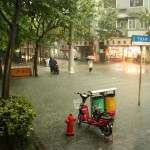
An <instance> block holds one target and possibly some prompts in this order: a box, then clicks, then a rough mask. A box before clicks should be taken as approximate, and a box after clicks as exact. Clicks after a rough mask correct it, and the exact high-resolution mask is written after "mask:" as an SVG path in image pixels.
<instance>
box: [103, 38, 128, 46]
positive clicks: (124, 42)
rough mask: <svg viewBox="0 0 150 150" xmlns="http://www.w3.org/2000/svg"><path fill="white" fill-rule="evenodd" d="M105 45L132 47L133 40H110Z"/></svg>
mask: <svg viewBox="0 0 150 150" xmlns="http://www.w3.org/2000/svg"><path fill="white" fill-rule="evenodd" d="M105 45H109V46H129V45H131V39H130V38H122V39H120V38H114V39H109V40H108V41H107V42H105Z"/></svg>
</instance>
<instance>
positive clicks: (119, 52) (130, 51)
mask: <svg viewBox="0 0 150 150" xmlns="http://www.w3.org/2000/svg"><path fill="white" fill-rule="evenodd" d="M111 3H114V4H115V6H116V9H117V10H118V15H117V20H116V27H117V29H118V30H119V31H120V32H121V35H122V36H121V37H114V38H113V37H112V38H111V39H109V40H108V41H107V42H105V51H104V53H105V60H112V61H127V62H132V61H133V60H134V59H135V58H136V56H137V55H138V54H139V53H140V47H139V46H135V45H132V43H131V37H132V35H142V36H143V35H145V36H146V35H147V32H148V26H147V20H139V15H138V13H140V12H141V11H143V10H145V8H146V9H148V10H150V0H111ZM104 8H107V6H104ZM99 51H101V47H99ZM142 58H143V60H144V62H150V50H149V46H147V47H146V46H145V47H144V46H143V54H142ZM100 61H101V60H100Z"/></svg>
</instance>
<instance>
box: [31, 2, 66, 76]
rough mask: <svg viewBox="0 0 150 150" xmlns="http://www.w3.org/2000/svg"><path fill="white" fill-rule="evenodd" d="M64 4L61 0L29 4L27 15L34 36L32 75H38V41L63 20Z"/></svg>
mask: <svg viewBox="0 0 150 150" xmlns="http://www.w3.org/2000/svg"><path fill="white" fill-rule="evenodd" d="M63 9H64V5H63V4H62V1H61V0H52V1H49V0H45V1H38V0H35V1H34V3H32V5H31V9H30V13H29V17H30V23H31V28H30V31H32V33H34V35H33V36H34V37H35V54H34V68H33V69H34V75H35V76H38V70H37V60H38V49H39V43H40V41H41V40H42V38H44V36H46V35H47V34H50V31H53V30H54V29H56V28H58V27H60V26H61V22H62V21H63V15H62V12H63Z"/></svg>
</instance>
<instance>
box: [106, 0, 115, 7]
mask: <svg viewBox="0 0 150 150" xmlns="http://www.w3.org/2000/svg"><path fill="white" fill-rule="evenodd" d="M109 7H112V8H116V0H109V1H104V8H109Z"/></svg>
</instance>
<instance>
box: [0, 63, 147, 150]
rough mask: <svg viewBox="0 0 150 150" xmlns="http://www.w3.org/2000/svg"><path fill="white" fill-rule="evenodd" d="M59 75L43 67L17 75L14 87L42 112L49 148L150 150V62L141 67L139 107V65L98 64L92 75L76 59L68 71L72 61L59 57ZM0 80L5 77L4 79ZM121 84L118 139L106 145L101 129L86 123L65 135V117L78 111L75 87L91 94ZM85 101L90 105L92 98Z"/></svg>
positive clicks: (39, 128)
mask: <svg viewBox="0 0 150 150" xmlns="http://www.w3.org/2000/svg"><path fill="white" fill-rule="evenodd" d="M58 63H59V67H60V74H59V75H52V76H51V75H50V71H49V67H44V66H39V67H38V69H39V77H37V78H35V77H13V78H11V79H10V83H11V84H10V87H11V89H10V91H11V93H14V94H19V95H23V96H26V97H27V98H28V99H29V101H30V102H31V103H32V105H33V106H34V108H35V110H36V112H37V118H36V120H35V126H34V130H35V132H36V134H37V135H38V136H39V137H40V139H41V141H42V142H43V144H44V145H45V146H46V148H47V150H79V149H86V150H149V149H150V125H149V124H150V117H149V116H150V92H149V89H150V65H147V64H146V65H143V67H142V84H141V99H140V102H141V105H140V106H138V92H139V71H140V67H139V65H138V64H128V63H122V62H120V63H109V62H108V63H104V64H101V63H97V64H94V66H93V71H92V73H91V74H89V73H88V65H87V63H85V62H78V61H76V62H75V73H74V74H69V73H68V71H67V69H68V66H67V65H68V63H67V61H62V60H58ZM0 82H1V81H0ZM112 87H116V88H117V90H116V116H115V123H114V128H113V143H112V142H108V143H105V142H104V139H103V137H102V135H101V132H100V130H99V129H98V128H95V127H90V128H86V126H87V125H86V124H82V125H81V127H79V126H78V125H77V121H76V122H75V135H74V136H71V137H68V136H66V135H65V131H66V127H67V125H66V124H65V122H64V121H65V119H66V118H67V117H68V115H69V114H70V113H72V114H73V115H74V116H75V117H77V115H78V110H77V109H76V108H75V107H74V103H73V101H74V100H78V99H80V97H79V96H78V95H75V94H74V92H75V91H79V92H87V91H90V90H99V89H105V88H112ZM86 104H87V105H88V106H90V100H89V99H88V100H87V102H86Z"/></svg>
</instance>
